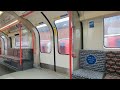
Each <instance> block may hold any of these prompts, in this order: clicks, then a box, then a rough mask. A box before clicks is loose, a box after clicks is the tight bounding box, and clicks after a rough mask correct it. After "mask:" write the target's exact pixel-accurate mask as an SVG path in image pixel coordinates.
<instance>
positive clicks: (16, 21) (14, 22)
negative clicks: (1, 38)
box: [0, 20, 18, 30]
mask: <svg viewBox="0 0 120 90" xmlns="http://www.w3.org/2000/svg"><path fill="white" fill-rule="evenodd" d="M16 23H18V20H15V21H13V22H12V23H10V24H8V25H6V26H4V27H2V28H0V30H2V29H5V28H7V27H9V26H11V25H14V24H16Z"/></svg>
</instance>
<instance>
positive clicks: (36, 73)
mask: <svg viewBox="0 0 120 90" xmlns="http://www.w3.org/2000/svg"><path fill="white" fill-rule="evenodd" d="M0 79H69V76H68V75H66V74H62V73H58V72H54V71H52V70H49V69H43V68H33V69H28V70H24V71H17V72H15V71H13V70H11V69H9V68H7V67H5V66H3V65H0Z"/></svg>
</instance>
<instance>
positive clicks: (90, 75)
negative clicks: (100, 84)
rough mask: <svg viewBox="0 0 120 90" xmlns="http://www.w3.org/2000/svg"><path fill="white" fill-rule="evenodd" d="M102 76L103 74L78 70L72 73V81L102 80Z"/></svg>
mask: <svg viewBox="0 0 120 90" xmlns="http://www.w3.org/2000/svg"><path fill="white" fill-rule="evenodd" d="M103 76H104V73H103V72H97V71H92V70H85V69H79V70H76V71H73V74H72V77H73V79H102V78H103Z"/></svg>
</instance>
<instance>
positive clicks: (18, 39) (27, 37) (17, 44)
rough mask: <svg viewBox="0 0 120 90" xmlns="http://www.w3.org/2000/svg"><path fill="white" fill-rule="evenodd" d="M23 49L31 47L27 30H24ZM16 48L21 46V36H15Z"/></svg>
mask: <svg viewBox="0 0 120 90" xmlns="http://www.w3.org/2000/svg"><path fill="white" fill-rule="evenodd" d="M21 44H22V47H29V45H30V44H29V35H28V32H27V30H26V29H24V30H22V43H21ZM15 46H16V47H19V46H20V36H19V35H17V36H15Z"/></svg>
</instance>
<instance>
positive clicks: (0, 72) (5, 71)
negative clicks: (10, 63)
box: [0, 64, 15, 76]
mask: <svg viewBox="0 0 120 90" xmlns="http://www.w3.org/2000/svg"><path fill="white" fill-rule="evenodd" d="M13 72H15V71H13V70H11V69H9V68H7V67H5V66H4V65H1V64H0V76H2V75H6V74H10V73H13Z"/></svg>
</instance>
